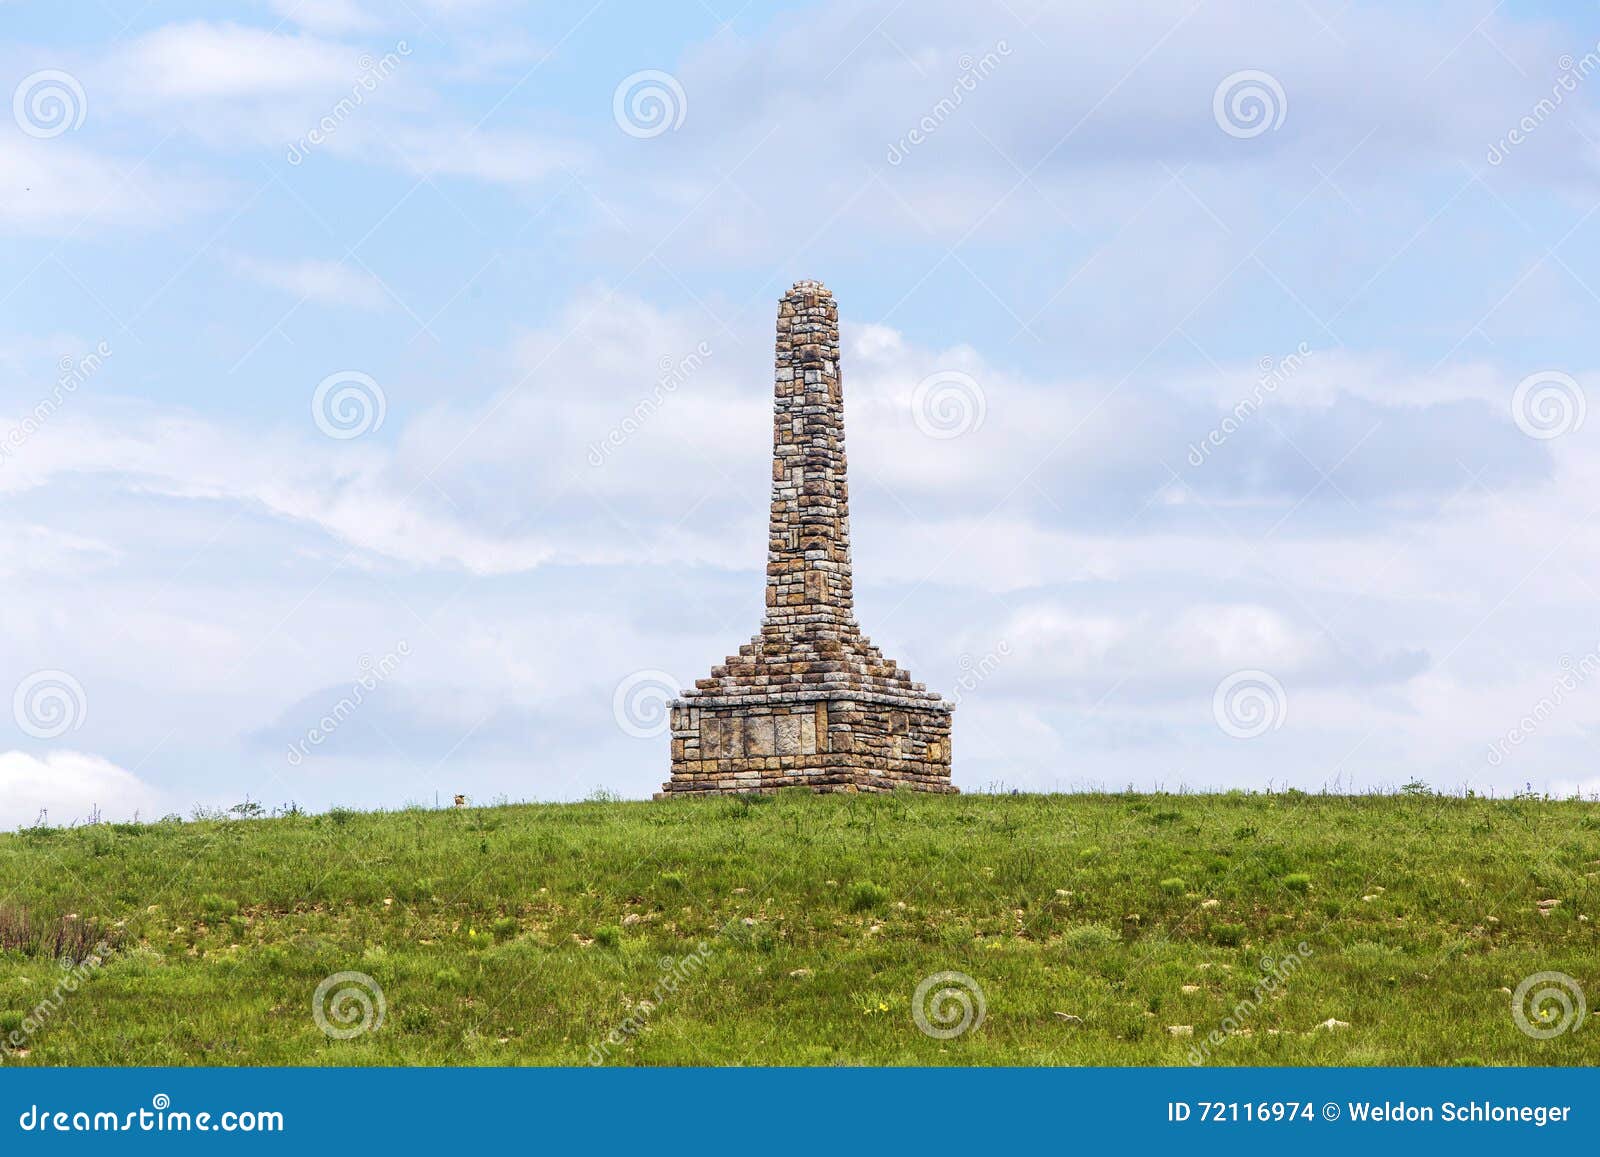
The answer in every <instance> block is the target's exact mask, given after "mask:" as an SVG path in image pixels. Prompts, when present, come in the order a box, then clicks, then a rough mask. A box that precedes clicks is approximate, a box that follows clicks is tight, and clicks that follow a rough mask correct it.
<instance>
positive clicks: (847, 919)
mask: <svg viewBox="0 0 1600 1157" xmlns="http://www.w3.org/2000/svg"><path fill="white" fill-rule="evenodd" d="M1549 900H1558V901H1559V903H1558V904H1554V905H1549V904H1546V906H1545V907H1544V908H1543V909H1541V908H1540V907H1539V904H1540V902H1541V901H1549ZM0 906H3V907H5V908H9V909H10V910H11V912H12V913H13V915H14V916H15V914H17V913H23V912H25V913H27V914H28V915H29V917H30V920H31V921H32V926H33V927H35V928H43V927H51V928H55V927H58V926H59V925H58V924H57V922H58V921H59V920H60V919H61V918H62V917H63V916H68V915H70V916H72V917H73V919H75V920H77V921H93V920H98V921H101V922H103V923H104V924H105V925H106V926H107V928H108V929H111V930H112V931H113V933H114V935H115V936H116V937H117V938H118V943H117V945H116V947H115V950H114V951H113V952H112V953H111V954H110V956H109V957H108V959H107V960H106V962H105V963H104V964H103V965H102V966H101V967H99V968H97V969H94V970H92V972H91V973H90V974H88V975H87V978H86V979H85V980H84V981H83V982H82V983H81V984H80V985H79V986H78V987H77V990H76V991H74V992H70V993H67V994H65V995H64V997H63V1000H62V1007H61V1008H60V1010H59V1011H58V1012H54V1013H53V1014H51V1015H49V1016H47V1017H45V1018H44V1023H43V1025H42V1026H37V1025H36V1026H35V1027H36V1028H37V1031H34V1032H31V1033H30V1034H25V1039H26V1055H22V1056H17V1055H11V1056H6V1055H4V1054H0V1064H29V1065H31V1064H57V1065H59V1064H76V1065H88V1064H95V1065H104V1064H112V1065H115V1064H229V1065H231V1064H258V1065H259V1064H266V1065H275V1064H340V1065H344V1064H357V1065H367V1064H584V1063H587V1062H588V1061H590V1060H592V1059H594V1058H595V1057H596V1056H603V1057H604V1059H606V1061H607V1063H613V1064H732V1063H750V1064H986V1065H987V1064H1077V1065H1083V1064H1115V1065H1123V1064H1185V1063H1190V1062H1191V1061H1192V1060H1193V1059H1195V1056H1196V1055H1197V1050H1199V1049H1201V1048H1203V1049H1204V1050H1205V1052H1206V1054H1207V1055H1205V1056H1204V1057H1203V1059H1204V1060H1205V1061H1206V1063H1210V1064H1225V1065H1239V1064H1290V1065H1297V1064H1358V1065H1375V1064H1448V1063H1465V1064H1473V1063H1482V1064H1535V1065H1545V1064H1597V1063H1600V1025H1597V1024H1595V1023H1593V1022H1592V1021H1591V1022H1590V1023H1588V1024H1586V1025H1583V1026H1582V1027H1581V1028H1579V1029H1578V1030H1577V1031H1569V1032H1565V1033H1563V1034H1562V1035H1560V1036H1557V1037H1555V1038H1553V1039H1549V1040H1536V1039H1532V1038H1531V1037H1529V1036H1527V1035H1525V1034H1524V1033H1522V1032H1521V1031H1519V1030H1518V1029H1517V1027H1516V1025H1515V1023H1514V1022H1513V1019H1512V1015H1511V998H1510V996H1509V995H1508V991H1507V990H1510V989H1514V988H1516V986H1517V985H1518V983H1519V981H1521V980H1522V979H1523V978H1524V977H1526V976H1528V975H1530V974H1533V973H1538V972H1562V973H1568V974H1570V975H1571V976H1573V977H1575V978H1576V979H1577V980H1578V981H1579V982H1580V983H1581V984H1582V985H1583V986H1584V987H1585V988H1587V990H1588V995H1589V999H1590V1001H1591V1002H1600V933H1597V925H1596V921H1597V920H1600V808H1597V807H1596V805H1594V804H1585V803H1578V802H1550V801H1539V800H1531V799H1518V800H1506V801H1499V802H1491V801H1485V800H1475V799H1456V798H1439V797H1433V796H1423V795H1407V796H1389V797H1334V796H1306V795H1302V794H1298V793H1293V792H1291V793H1287V794H1273V795H1242V794H1231V795H1210V796H1186V795H1176V796H1173V795H1163V796H1137V795H1075V796H1060V795H1057V796H1027V795H1020V796H961V797H953V798H952V797H928V796H915V795H906V794H895V795H889V796H854V797H847V796H831V797H828V796H825V797H814V796H810V795H806V794H787V793H786V794H784V795H781V796H778V797H775V798H774V797H767V798H762V799H713V800H703V801H693V802H672V803H616V802H597V803H588V804H575V805H565V806H514V807H498V808H486V809H464V810H458V811H445V812H438V811H423V810H416V811H402V812H398V813H384V814H364V813H353V812H349V811H341V812H337V813H329V814H327V815H322V816H294V817H289V818H282V819H261V820H237V821H203V822H197V823H183V824H179V823H164V824H150V825H129V824H121V825H105V824H102V825H98V826H94V827H89V828H80V829H76V830H71V831H66V830H53V829H51V830H40V829H32V830H27V831H24V832H21V833H18V834H15V835H6V836H0ZM1541 912H1543V913H1544V914H1541ZM1585 917H1587V919H1585ZM47 955H48V953H47V951H46V950H45V949H41V948H39V947H37V946H35V947H32V948H29V947H26V946H24V947H20V948H14V949H12V950H10V951H8V952H0V1035H9V1034H10V1033H11V1032H21V1031H23V1026H24V1024H25V1022H29V1021H31V1020H32V1019H34V1013H33V1010H34V1009H35V1008H36V1006H37V1005H38V1003H39V1002H40V1001H42V1000H44V999H45V998H46V997H48V996H50V995H51V993H52V992H53V991H54V989H55V987H56V986H57V984H58V982H59V981H60V978H62V977H63V976H65V975H66V973H65V972H64V971H63V970H62V969H61V968H60V967H59V965H58V963H57V962H55V961H53V960H50V959H46V958H45V957H46V956H47ZM1285 962H1288V963H1285ZM1264 969H1265V972H1264V971H1263V970H1264ZM340 972H359V973H364V974H366V975H368V976H370V977H371V978H372V979H373V980H374V981H375V982H376V984H377V985H378V986H379V987H380V988H381V990H382V994H383V999H384V1002H385V1005H386V1014H385V1017H384V1020H383V1023H382V1025H381V1027H379V1028H377V1029H376V1030H375V1031H368V1032H365V1033H363V1034H361V1035H358V1036H356V1037H354V1038H353V1039H347V1040H342V1039H333V1038H330V1037H329V1036H327V1035H325V1034H324V1033H323V1031H322V1030H321V1029H320V1028H319V1027H318V1025H317V1024H316V1022H315V1020H314V1019H313V1016H312V1000H313V994H314V992H315V991H316V990H317V987H318V985H319V984H320V983H321V982H322V981H323V980H324V979H325V978H327V977H329V976H330V975H332V974H335V973H340ZM941 972H959V973H963V974H965V975H966V976H969V977H971V978H972V979H973V981H974V982H975V983H976V984H977V985H978V986H979V988H981V991H982V995H983V999H984V1001H985V1004H986V1014H987V1015H986V1018H985V1020H984V1021H983V1023H982V1024H981V1025H979V1026H977V1027H975V1028H972V1029H970V1030H969V1031H966V1032H964V1033H962V1034H961V1035H959V1036H956V1037H953V1038H950V1039H935V1038H934V1037H931V1036H929V1035H926V1034H924V1033H923V1032H922V1031H920V1030H919V1029H918V1027H917V1026H916V1024H915V1023H914V1021H913V1015H912V1013H913V1009H912V1003H913V994H914V993H915V992H916V990H917V987H918V984H919V982H921V981H922V980H923V979H924V978H925V977H928V976H930V975H932V974H935V973H941ZM1263 975H1267V976H1272V977H1274V978H1275V980H1274V983H1273V984H1271V985H1267V986H1265V987H1263V990H1262V991H1261V992H1260V993H1259V994H1257V993H1256V989H1257V988H1258V986H1261V982H1262V977H1263ZM951 983H954V982H940V983H939V984H937V985H935V986H934V993H935V999H934V1004H935V1006H936V1008H935V1009H934V1012H935V1023H934V1027H938V1021H937V1013H938V1012H940V1011H943V1012H955V1011H958V1009H959V1005H958V1002H956V1001H954V1000H952V999H950V998H948V997H946V998H942V999H941V998H937V996H936V994H937V993H938V992H939V991H940V990H941V989H946V988H949V987H950V984H951ZM1267 989H1270V991H1267ZM642 1001H650V1002H651V1003H652V1004H653V1006H654V1007H650V1008H646V1007H643V1006H641V1002H642ZM1241 1001H1246V1002H1247V1003H1245V1004H1243V1005H1241ZM334 1004H335V1008H334V1011H335V1014H337V1013H339V1012H346V1013H355V1012H358V1011H359V1002H354V1001H347V1000H336V1001H335V1002H334ZM1229 1016H1233V1017H1234V1020H1233V1022H1232V1027H1236V1028H1239V1029H1241V1030H1245V1031H1241V1032H1238V1033H1234V1034H1231V1035H1226V1036H1222V1035H1219V1036H1218V1037H1217V1038H1216V1040H1217V1041H1220V1043H1210V1042H1208V1041H1207V1036H1208V1034H1210V1033H1212V1032H1213V1031H1218V1032H1219V1034H1220V1032H1221V1029H1222V1026H1223V1024H1224V1019H1225V1018H1227V1017H1229ZM1330 1019H1333V1020H1336V1021H1342V1022H1347V1025H1348V1027H1334V1028H1331V1029H1326V1028H1319V1027H1317V1026H1319V1025H1321V1024H1322V1023H1324V1022H1326V1021H1328V1020H1330ZM331 1023H332V1025H333V1027H335V1028H337V1027H339V1024H340V1022H339V1021H338V1020H337V1015H336V1016H335V1019H334V1021H333V1022H331ZM1181 1026H1189V1028H1190V1030H1191V1032H1192V1035H1186V1034H1183V1033H1182V1031H1181ZM1175 1028H1176V1029H1178V1030H1179V1031H1176V1032H1175V1031H1173V1030H1174V1029H1175ZM608 1034H611V1035H612V1039H613V1041H614V1042H616V1043H613V1044H611V1045H610V1046H609V1047H605V1046H603V1042H605V1040H606V1038H607V1036H608ZM596 1049H599V1050H600V1052H595V1051H592V1050H596Z"/></svg>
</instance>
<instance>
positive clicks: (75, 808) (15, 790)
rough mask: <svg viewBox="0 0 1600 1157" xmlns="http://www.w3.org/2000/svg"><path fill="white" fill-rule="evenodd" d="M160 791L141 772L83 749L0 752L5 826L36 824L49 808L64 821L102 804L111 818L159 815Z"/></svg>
mask: <svg viewBox="0 0 1600 1157" xmlns="http://www.w3.org/2000/svg"><path fill="white" fill-rule="evenodd" d="M156 798H157V796H156V792H155V790H154V789H153V788H151V787H150V786H149V785H148V784H146V783H143V782H142V781H140V780H139V779H138V778H137V777H136V776H134V775H132V774H131V773H129V772H127V771H124V770H123V769H122V768H120V767H117V766H116V765H115V764H113V763H110V762H108V761H107V760H104V759H102V758H100V757H99V756H98V755H86V754H84V753H82V752H77V751H52V752H49V753H48V754H46V755H45V756H44V758H42V759H41V758H39V757H38V756H35V755H30V754H29V753H28V752H25V751H6V752H0V828H11V827H16V826H18V825H22V824H31V823H33V822H35V821H36V820H37V819H39V817H40V814H41V813H43V812H46V811H48V813H49V821H50V823H52V824H56V825H61V824H68V823H72V822H73V821H75V820H83V819H87V818H88V817H89V815H90V814H91V813H92V812H94V811H96V810H98V811H99V813H100V815H101V817H102V818H104V819H107V820H125V819H132V818H133V816H134V813H136V812H137V813H140V818H142V819H146V820H148V819H154V818H155V815H154V814H153V813H154V809H155V806H156Z"/></svg>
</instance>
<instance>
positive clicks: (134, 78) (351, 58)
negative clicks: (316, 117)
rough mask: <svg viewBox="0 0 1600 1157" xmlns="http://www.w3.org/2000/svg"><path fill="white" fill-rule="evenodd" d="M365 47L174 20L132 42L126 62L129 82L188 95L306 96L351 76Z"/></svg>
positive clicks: (158, 93)
mask: <svg viewBox="0 0 1600 1157" xmlns="http://www.w3.org/2000/svg"><path fill="white" fill-rule="evenodd" d="M358 55H359V54H358V53H357V52H356V51H355V50H352V49H349V48H346V47H344V46H341V45H337V44H333V43H331V42H328V41H325V40H320V39H317V38H315V37H311V36H306V35H303V34H289V33H282V32H271V31H268V30H266V29H263V28H251V27H247V26H245V25H242V24H230V23H223V24H217V23H208V22H205V21H191V22H188V23H182V24H167V25H163V26H162V27H160V28H157V29H155V30H154V31H152V32H147V33H145V34H144V35H143V36H140V37H138V38H137V39H135V40H133V41H132V42H130V43H129V44H128V46H127V47H126V48H125V49H124V50H123V52H122V54H121V56H120V59H119V64H120V66H121V68H122V69H123V70H124V72H125V80H126V82H127V83H128V85H129V87H131V88H137V89H140V90H142V91H143V92H144V93H145V94H147V95H149V96H152V97H167V98H175V99H181V100H185V101H194V100H203V99H211V98H234V97H277V96H300V95H303V94H305V93H306V92H307V91H308V90H318V89H322V90H326V89H327V87H328V86H330V85H337V84H338V83H340V82H341V81H343V82H346V83H348V82H349V81H350V80H353V79H354V77H355V76H356V75H357V74H358V72H359V67H358V65H357V57H358Z"/></svg>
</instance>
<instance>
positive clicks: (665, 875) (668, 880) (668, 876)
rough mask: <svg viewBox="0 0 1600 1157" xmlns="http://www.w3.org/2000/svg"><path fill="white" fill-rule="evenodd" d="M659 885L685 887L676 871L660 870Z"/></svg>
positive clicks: (672, 887) (676, 887)
mask: <svg viewBox="0 0 1600 1157" xmlns="http://www.w3.org/2000/svg"><path fill="white" fill-rule="evenodd" d="M802 790H804V789H802ZM661 885H662V887H664V888H670V889H671V890H672V891H674V892H681V891H683V889H684V888H685V887H686V885H685V884H684V882H683V876H682V875H681V874H679V873H678V872H662V873H661Z"/></svg>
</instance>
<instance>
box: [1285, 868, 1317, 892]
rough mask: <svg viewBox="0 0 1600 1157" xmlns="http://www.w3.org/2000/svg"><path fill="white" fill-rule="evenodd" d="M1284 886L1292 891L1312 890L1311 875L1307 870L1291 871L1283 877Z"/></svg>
mask: <svg viewBox="0 0 1600 1157" xmlns="http://www.w3.org/2000/svg"><path fill="white" fill-rule="evenodd" d="M1283 886H1284V887H1285V888H1287V889H1289V891H1291V892H1309V891H1311V877H1310V876H1309V875H1307V874H1306V873H1305V872H1290V873H1289V874H1288V875H1287V876H1285V877H1284V878H1283Z"/></svg>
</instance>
